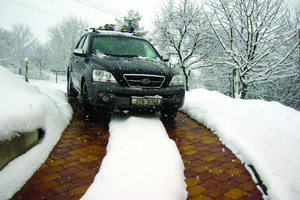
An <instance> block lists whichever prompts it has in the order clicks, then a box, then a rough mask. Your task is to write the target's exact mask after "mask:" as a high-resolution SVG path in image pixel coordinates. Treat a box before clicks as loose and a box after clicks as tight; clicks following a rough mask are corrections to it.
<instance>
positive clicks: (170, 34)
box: [154, 0, 207, 90]
mask: <svg viewBox="0 0 300 200" xmlns="http://www.w3.org/2000/svg"><path fill="white" fill-rule="evenodd" d="M206 22H207V20H206V19H205V16H203V11H202V8H201V7H200V6H199V5H198V3H197V1H195V0H179V2H177V1H176V0H169V1H168V2H167V3H166V4H164V5H163V6H162V7H161V11H160V13H159V14H158V15H157V17H156V20H155V23H154V25H155V30H154V36H155V40H156V41H155V43H156V44H157V45H159V46H160V48H162V49H164V51H165V52H168V53H169V54H172V55H175V57H176V59H177V63H178V64H177V65H178V66H179V67H180V69H181V70H182V73H183V75H184V77H185V80H186V89H187V90H189V89H190V83H189V74H190V70H191V69H192V67H193V66H194V65H195V64H197V63H199V62H201V59H202V58H203V57H204V56H205V53H202V50H203V49H206V48H204V46H205V44H206V39H205V38H206V37H205V31H204V30H205V29H204V28H203V27H205V23H206ZM205 52H207V51H205Z"/></svg>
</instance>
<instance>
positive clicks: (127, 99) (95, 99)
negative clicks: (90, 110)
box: [88, 82, 185, 110]
mask: <svg viewBox="0 0 300 200" xmlns="http://www.w3.org/2000/svg"><path fill="white" fill-rule="evenodd" d="M88 88H90V90H88V93H89V97H90V103H91V104H92V105H93V106H95V107H105V108H107V109H109V110H114V109H119V110H126V109H154V110H161V109H172V110H178V109H179V108H181V107H182V106H183V103H184V95H185V88H184V86H171V87H168V88H159V89H152V88H151V89H148V88H147V89H143V88H134V87H122V86H120V85H118V84H113V83H101V82H91V87H88ZM157 95H158V96H161V97H162V104H161V105H159V106H136V105H132V97H133V96H135V97H137V96H138V97H146V96H157Z"/></svg>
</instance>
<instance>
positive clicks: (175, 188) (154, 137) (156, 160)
mask: <svg viewBox="0 0 300 200" xmlns="http://www.w3.org/2000/svg"><path fill="white" fill-rule="evenodd" d="M109 132H110V137H109V143H108V146H107V155H106V156H105V157H104V159H103V161H102V164H101V167H100V170H99V173H98V174H97V175H96V177H95V180H94V183H93V184H92V185H91V186H90V188H89V189H88V191H87V192H86V193H85V195H84V196H83V197H82V198H81V199H82V200H90V199H105V200H110V199H111V200H114V199H144V200H153V199H165V200H184V199H186V198H187V192H186V184H185V182H184V179H185V178H184V173H183V172H184V165H183V163H182V160H181V157H180V154H179V151H178V149H177V146H176V144H175V142H174V141H173V140H171V139H170V138H169V137H168V134H167V132H166V130H165V128H164V126H163V124H162V122H161V121H160V120H159V118H158V117H149V118H147V117H144V118H142V117H129V118H126V119H113V120H111V122H110V124H109Z"/></svg>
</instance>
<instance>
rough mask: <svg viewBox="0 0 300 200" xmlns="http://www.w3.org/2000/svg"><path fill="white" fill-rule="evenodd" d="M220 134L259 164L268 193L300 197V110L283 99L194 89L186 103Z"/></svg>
mask: <svg viewBox="0 0 300 200" xmlns="http://www.w3.org/2000/svg"><path fill="white" fill-rule="evenodd" d="M182 111H183V112H186V113H187V114H188V115H189V116H190V117H192V118H194V119H195V120H197V121H198V122H199V123H202V124H204V125H205V126H206V127H208V128H209V129H211V130H212V131H213V132H214V133H215V134H217V135H218V136H219V138H220V140H221V141H222V143H223V144H225V146H227V147H228V148H229V149H230V150H232V151H233V153H234V154H235V155H236V156H237V157H238V158H239V159H240V160H241V161H242V162H245V163H248V164H249V163H250V164H252V165H254V167H255V168H256V170H257V172H258V174H259V175H260V177H261V179H262V180H263V181H264V183H265V185H266V186H267V188H268V193H269V194H268V197H265V198H268V199H272V200H275V199H278V200H279V199H289V200H292V199H293V200H296V199H300V160H299V158H300V112H298V111H296V110H294V109H292V108H289V107H286V106H283V105H281V104H279V103H277V102H266V101H261V100H237V99H232V98H229V97H227V96H225V95H222V94H220V93H218V92H211V91H208V90H204V89H198V90H193V91H191V92H189V93H187V95H186V101H185V105H184V107H183V109H182Z"/></svg>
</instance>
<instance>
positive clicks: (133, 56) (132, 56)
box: [105, 53, 139, 58]
mask: <svg viewBox="0 0 300 200" xmlns="http://www.w3.org/2000/svg"><path fill="white" fill-rule="evenodd" d="M105 55H107V56H113V57H129V58H135V57H139V56H138V55H115V54H109V53H105Z"/></svg>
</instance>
